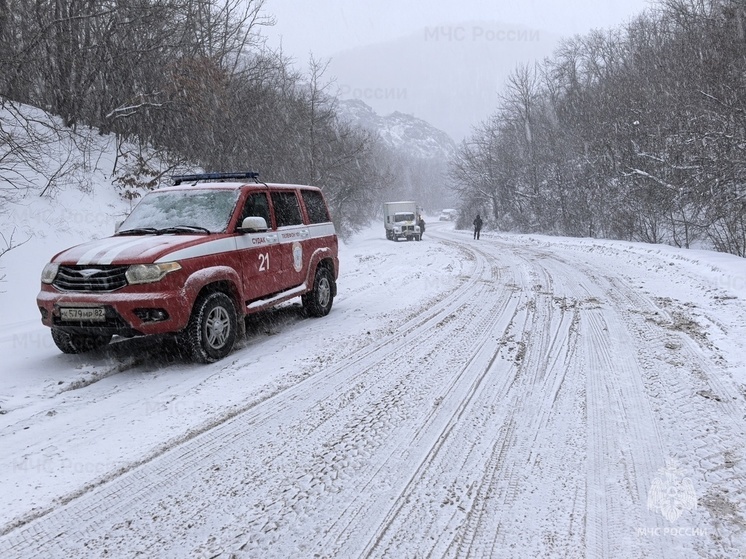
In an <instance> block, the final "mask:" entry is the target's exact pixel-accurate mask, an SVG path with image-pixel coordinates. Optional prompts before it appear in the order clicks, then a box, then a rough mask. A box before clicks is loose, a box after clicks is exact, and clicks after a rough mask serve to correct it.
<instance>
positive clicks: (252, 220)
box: [239, 215, 269, 233]
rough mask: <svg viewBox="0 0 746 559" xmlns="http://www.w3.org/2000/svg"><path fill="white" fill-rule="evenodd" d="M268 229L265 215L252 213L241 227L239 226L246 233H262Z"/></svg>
mask: <svg viewBox="0 0 746 559" xmlns="http://www.w3.org/2000/svg"><path fill="white" fill-rule="evenodd" d="M267 229H269V227H267V222H266V220H265V219H264V218H263V217H259V216H255V215H251V216H249V217H247V218H246V219H244V220H243V223H242V224H241V227H239V230H240V231H243V232H244V233H262V232H264V231H266V230H267Z"/></svg>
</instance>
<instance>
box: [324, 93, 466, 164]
mask: <svg viewBox="0 0 746 559" xmlns="http://www.w3.org/2000/svg"><path fill="white" fill-rule="evenodd" d="M337 112H338V114H339V116H340V118H341V119H342V120H346V121H348V122H350V123H351V124H354V125H356V126H360V127H362V128H365V129H367V130H371V131H373V132H377V133H378V134H379V135H380V137H381V139H382V140H383V142H384V143H385V144H386V145H387V146H388V147H389V148H391V149H392V150H395V151H398V152H399V153H403V154H406V155H408V156H410V157H414V158H419V159H439V160H442V161H446V160H448V159H449V158H451V157H452V156H453V155H454V153H455V151H456V144H455V143H454V141H453V138H451V137H450V136H449V135H448V134H446V133H445V132H443V131H442V130H439V129H438V128H436V127H434V126H433V125H432V124H430V123H429V122H426V121H424V120H422V119H421V118H417V117H415V116H412V115H409V114H404V113H401V112H398V111H395V112H393V113H391V114H389V115H386V116H381V115H379V114H378V113H376V112H375V111H374V110H373V108H372V107H370V105H368V104H366V103H365V102H364V101H362V100H360V99H347V100H343V101H340V102H339V104H338V106H337Z"/></svg>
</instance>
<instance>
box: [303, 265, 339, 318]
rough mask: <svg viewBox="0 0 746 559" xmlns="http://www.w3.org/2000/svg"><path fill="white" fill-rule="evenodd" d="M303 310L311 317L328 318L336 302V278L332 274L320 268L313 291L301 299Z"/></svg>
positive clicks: (317, 271) (314, 279)
mask: <svg viewBox="0 0 746 559" xmlns="http://www.w3.org/2000/svg"><path fill="white" fill-rule="evenodd" d="M301 300H302V301H303V308H304V309H305V310H306V313H308V314H309V315H310V316H316V317H319V316H326V315H328V314H329V311H330V310H332V303H333V302H334V277H333V276H332V274H331V272H330V271H329V270H328V269H326V268H324V267H323V266H319V267H318V268H316V275H315V276H314V278H313V289H312V290H311V291H309V292H308V293H306V294H305V295H303V296H302V297H301Z"/></svg>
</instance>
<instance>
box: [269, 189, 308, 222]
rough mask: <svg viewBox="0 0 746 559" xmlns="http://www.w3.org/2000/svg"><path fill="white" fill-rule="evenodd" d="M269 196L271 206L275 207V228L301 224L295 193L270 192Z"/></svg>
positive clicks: (301, 219)
mask: <svg viewBox="0 0 746 559" xmlns="http://www.w3.org/2000/svg"><path fill="white" fill-rule="evenodd" d="M271 196H272V205H273V206H274V207H275V219H276V220H277V227H285V226H286V225H302V224H303V218H301V215H300V206H299V205H298V198H297V197H296V196H295V192H272V194H271Z"/></svg>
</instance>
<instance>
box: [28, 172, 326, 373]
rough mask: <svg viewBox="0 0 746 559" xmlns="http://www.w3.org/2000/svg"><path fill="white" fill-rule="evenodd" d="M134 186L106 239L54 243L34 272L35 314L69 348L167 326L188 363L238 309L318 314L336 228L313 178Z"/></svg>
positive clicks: (212, 177)
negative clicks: (135, 196) (37, 284)
mask: <svg viewBox="0 0 746 559" xmlns="http://www.w3.org/2000/svg"><path fill="white" fill-rule="evenodd" d="M174 183H175V184H174V185H173V186H170V187H164V188H160V189H157V190H153V191H152V192H149V193H148V194H146V195H145V196H144V197H143V198H142V200H141V201H140V203H139V204H138V205H137V206H136V207H135V209H134V210H133V211H132V213H131V214H130V215H129V217H127V219H126V220H125V221H124V222H123V223H122V224H121V225H120V226H119V228H118V229H117V232H116V233H115V234H114V236H112V237H108V238H104V239H100V240H97V241H91V242H89V243H85V244H82V245H78V246H76V247H73V248H70V249H68V250H65V251H63V252H61V253H59V254H57V255H56V256H55V257H54V258H52V260H51V262H50V263H49V264H47V265H46V267H45V268H44V270H43V272H42V276H41V282H42V287H41V291H40V293H39V295H38V297H37V303H38V306H39V310H40V311H41V317H42V322H43V323H44V324H45V325H47V326H49V327H51V329H52V337H53V339H54V342H55V343H56V345H57V347H59V348H60V350H61V351H63V352H65V353H79V352H83V351H87V350H90V349H94V348H97V347H101V346H104V345H106V344H108V343H109V341H110V340H111V338H112V336H114V335H120V336H128V337H130V336H138V335H148V334H166V333H175V334H177V335H178V336H179V338H180V340H181V342H182V343H183V344H184V345H185V346H186V348H187V350H188V352H189V353H190V355H191V356H192V358H193V359H194V360H196V361H199V362H212V361H216V360H218V359H222V358H223V357H225V356H226V355H228V353H230V351H231V349H232V348H233V344H234V342H235V340H236V338H237V336H239V335H241V334H242V333H243V331H244V329H243V326H244V320H243V319H244V316H246V315H248V314H251V313H254V312H257V311H261V310H264V309H267V308H269V307H271V306H274V305H277V304H278V303H281V302H283V301H287V300H289V299H292V298H294V297H301V299H302V303H303V307H304V308H305V310H306V311H307V313H308V314H310V315H311V316H324V315H326V314H327V313H329V311H330V309H331V307H332V301H333V299H334V296H335V295H336V290H337V287H336V280H337V276H338V270H339V260H338V256H337V246H338V245H337V235H336V232H335V229H334V225H333V223H332V221H331V218H330V216H329V210H328V208H327V204H326V201H325V200H324V197H323V195H322V193H321V190H320V189H319V188H316V187H313V186H301V185H287V184H266V183H261V182H259V181H258V174H257V173H211V174H201V175H182V176H177V177H174Z"/></svg>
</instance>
